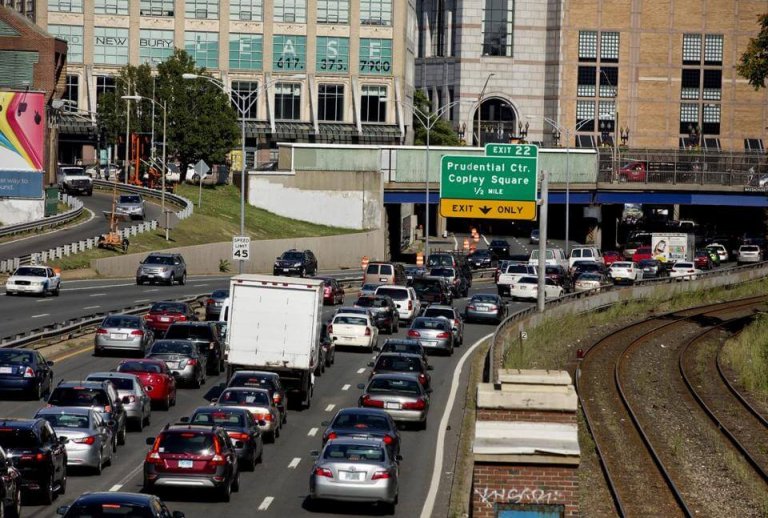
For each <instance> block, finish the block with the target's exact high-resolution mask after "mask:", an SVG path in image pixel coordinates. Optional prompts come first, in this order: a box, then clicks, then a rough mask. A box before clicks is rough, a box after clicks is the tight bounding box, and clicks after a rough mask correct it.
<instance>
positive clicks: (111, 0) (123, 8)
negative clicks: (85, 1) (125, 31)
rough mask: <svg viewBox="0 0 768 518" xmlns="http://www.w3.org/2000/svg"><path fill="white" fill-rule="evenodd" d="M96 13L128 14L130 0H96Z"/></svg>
mask: <svg viewBox="0 0 768 518" xmlns="http://www.w3.org/2000/svg"><path fill="white" fill-rule="evenodd" d="M93 9H94V11H95V12H96V14H120V15H123V16H128V0H96V1H95V2H94V3H93Z"/></svg>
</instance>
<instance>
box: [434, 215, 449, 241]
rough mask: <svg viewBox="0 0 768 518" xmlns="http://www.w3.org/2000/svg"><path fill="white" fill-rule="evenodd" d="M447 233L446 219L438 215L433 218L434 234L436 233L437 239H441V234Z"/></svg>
mask: <svg viewBox="0 0 768 518" xmlns="http://www.w3.org/2000/svg"><path fill="white" fill-rule="evenodd" d="M447 231H448V219H447V218H444V217H443V216H441V215H440V214H438V215H437V217H436V218H435V232H436V233H437V235H438V237H442V235H443V232H447Z"/></svg>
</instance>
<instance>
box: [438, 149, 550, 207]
mask: <svg viewBox="0 0 768 518" xmlns="http://www.w3.org/2000/svg"><path fill="white" fill-rule="evenodd" d="M485 151H486V156H444V157H443V159H442V162H441V166H440V215H442V216H444V217H454V218H455V217H458V218H485V219H518V220H534V219H536V189H537V186H538V155H539V150H538V147H536V146H532V145H527V144H488V145H487V146H486V148H485Z"/></svg>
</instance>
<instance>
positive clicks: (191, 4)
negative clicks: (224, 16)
mask: <svg viewBox="0 0 768 518" xmlns="http://www.w3.org/2000/svg"><path fill="white" fill-rule="evenodd" d="M184 15H185V16H186V17H187V18H197V19H208V20H215V19H217V18H218V17H219V0H184Z"/></svg>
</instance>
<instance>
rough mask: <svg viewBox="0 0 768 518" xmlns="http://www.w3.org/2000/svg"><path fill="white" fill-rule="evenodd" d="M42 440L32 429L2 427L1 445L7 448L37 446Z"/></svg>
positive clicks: (0, 431)
mask: <svg viewBox="0 0 768 518" xmlns="http://www.w3.org/2000/svg"><path fill="white" fill-rule="evenodd" d="M39 445H40V442H39V441H38V440H37V436H36V435H35V434H34V433H33V432H32V430H25V429H21V430H20V429H17V428H5V427H2V428H0V446H2V447H3V448H5V449H6V450H7V449H8V448H37V447H38V446H39Z"/></svg>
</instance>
